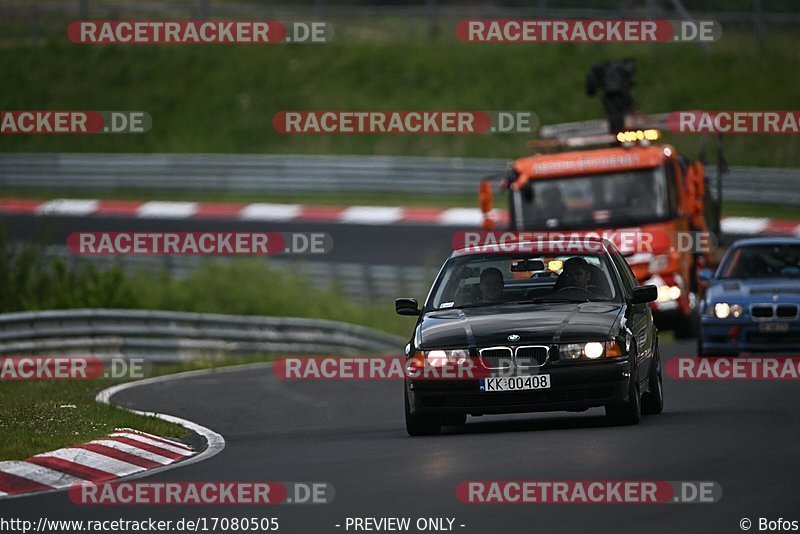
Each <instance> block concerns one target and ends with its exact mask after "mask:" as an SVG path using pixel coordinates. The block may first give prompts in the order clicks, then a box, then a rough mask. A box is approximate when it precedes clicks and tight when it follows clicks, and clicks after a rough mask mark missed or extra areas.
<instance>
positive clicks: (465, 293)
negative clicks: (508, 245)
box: [428, 252, 620, 309]
mask: <svg viewBox="0 0 800 534" xmlns="http://www.w3.org/2000/svg"><path fill="white" fill-rule="evenodd" d="M619 298H620V295H619V288H618V285H617V283H616V282H615V274H614V272H613V268H612V267H611V263H610V261H609V259H608V256H607V255H605V254H599V253H597V254H547V255H543V254H526V253H519V252H516V253H512V254H483V255H481V254H476V255H470V256H462V257H456V258H453V259H451V260H449V262H448V263H447V264H446V266H445V268H444V269H443V270H442V272H441V274H440V276H439V278H438V280H437V281H436V282H435V284H434V289H433V291H432V293H431V299H430V301H429V303H428V307H429V308H433V309H447V308H463V307H477V306H486V305H496V304H504V303H510V302H533V301H553V300H563V301H573V300H574V301H608V300H619Z"/></svg>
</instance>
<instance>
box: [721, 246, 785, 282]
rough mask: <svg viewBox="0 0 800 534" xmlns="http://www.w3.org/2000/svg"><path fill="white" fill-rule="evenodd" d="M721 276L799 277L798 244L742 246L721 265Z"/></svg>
mask: <svg viewBox="0 0 800 534" xmlns="http://www.w3.org/2000/svg"><path fill="white" fill-rule="evenodd" d="M721 273H722V276H721V278H800V245H784V244H781V245H758V246H755V245H753V246H743V247H740V248H738V249H736V250H734V251H733V252H732V253H731V255H730V257H729V258H728V259H727V261H726V262H725V264H724V265H723V266H722V267H721Z"/></svg>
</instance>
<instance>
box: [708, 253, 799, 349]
mask: <svg viewBox="0 0 800 534" xmlns="http://www.w3.org/2000/svg"><path fill="white" fill-rule="evenodd" d="M700 278H701V280H706V281H707V282H708V283H709V287H708V291H706V295H705V297H704V299H703V300H702V302H701V303H700V334H699V336H698V338H697V354H698V355H699V356H714V355H724V356H735V355H737V354H739V352H761V351H765V352H766V351H785V352H789V351H791V352H798V351H800V317H798V312H799V311H800V239H798V238H790V237H760V238H754V239H743V240H741V241H737V242H736V243H734V244H733V246H732V247H731V248H730V250H728V252H727V253H726V254H725V256H724V257H723V258H722V262H720V265H719V268H718V269H717V272H716V273H715V274H713V276H712V273H711V271H710V270H708V269H706V270H705V271H702V272H701V273H700Z"/></svg>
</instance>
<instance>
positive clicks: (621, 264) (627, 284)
mask: <svg viewBox="0 0 800 534" xmlns="http://www.w3.org/2000/svg"><path fill="white" fill-rule="evenodd" d="M611 259H612V261H613V262H614V264H615V265H616V266H617V270H618V271H619V276H620V278H621V279H622V285H623V287H624V288H625V294H626V295H627V296H628V297H629V298H630V297H632V296H633V288H634V287H636V286H637V285H639V283H638V281H637V280H636V276H634V274H633V271H632V270H631V267H630V265H628V262H627V261H625V258H623V257H622V254H620V253H619V252H612V253H611Z"/></svg>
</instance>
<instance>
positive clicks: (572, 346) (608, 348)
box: [558, 340, 622, 360]
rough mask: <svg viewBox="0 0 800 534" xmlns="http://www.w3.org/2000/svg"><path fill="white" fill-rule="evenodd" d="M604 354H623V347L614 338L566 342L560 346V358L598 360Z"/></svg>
mask: <svg viewBox="0 0 800 534" xmlns="http://www.w3.org/2000/svg"><path fill="white" fill-rule="evenodd" d="M603 356H605V357H606V358H617V357H619V356H622V348H621V347H620V346H619V344H618V343H617V342H616V341H614V340H610V341H606V342H604V343H601V342H598V341H591V342H589V343H565V344H563V345H559V346H558V359H559V360H578V359H580V358H588V359H590V360H597V359H598V358H601V357H603Z"/></svg>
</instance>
